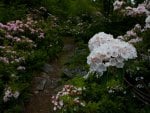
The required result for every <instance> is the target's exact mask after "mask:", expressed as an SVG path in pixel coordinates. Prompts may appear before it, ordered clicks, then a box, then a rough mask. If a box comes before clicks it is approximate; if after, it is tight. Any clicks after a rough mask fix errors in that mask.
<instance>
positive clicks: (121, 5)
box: [113, 0, 150, 17]
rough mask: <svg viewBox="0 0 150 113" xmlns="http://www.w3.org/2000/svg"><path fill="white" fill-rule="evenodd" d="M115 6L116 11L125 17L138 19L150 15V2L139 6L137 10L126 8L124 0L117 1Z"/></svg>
mask: <svg viewBox="0 0 150 113" xmlns="http://www.w3.org/2000/svg"><path fill="white" fill-rule="evenodd" d="M113 6H114V10H115V11H119V12H121V13H122V14H123V15H125V16H131V17H136V16H142V15H149V14H150V12H149V6H150V2H149V1H148V0H146V1H145V2H144V3H142V4H139V5H138V7H137V8H132V7H130V6H127V7H125V2H124V1H123V0H116V1H115V2H114V4H113Z"/></svg>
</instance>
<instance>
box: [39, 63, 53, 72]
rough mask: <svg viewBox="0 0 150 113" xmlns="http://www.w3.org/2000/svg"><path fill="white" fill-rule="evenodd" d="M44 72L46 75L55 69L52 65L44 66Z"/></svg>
mask: <svg viewBox="0 0 150 113" xmlns="http://www.w3.org/2000/svg"><path fill="white" fill-rule="evenodd" d="M42 70H43V71H44V72H45V73H50V72H53V71H54V67H53V66H52V65H50V64H44V66H43V67H42Z"/></svg>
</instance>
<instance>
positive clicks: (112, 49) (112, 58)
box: [87, 32, 137, 74]
mask: <svg viewBox="0 0 150 113" xmlns="http://www.w3.org/2000/svg"><path fill="white" fill-rule="evenodd" d="M89 49H90V51H91V53H90V55H89V56H88V57H87V63H88V64H89V65H90V72H99V73H100V74H103V72H104V71H106V70H107V67H109V66H115V67H117V68H123V66H124V61H125V60H128V59H134V58H136V57H137V52H136V49H135V48H134V47H133V46H132V45H131V44H129V43H127V42H124V41H121V40H119V39H114V38H113V36H112V35H110V34H105V33H104V32H100V33H98V34H96V35H94V36H93V37H92V38H91V39H90V41H89Z"/></svg>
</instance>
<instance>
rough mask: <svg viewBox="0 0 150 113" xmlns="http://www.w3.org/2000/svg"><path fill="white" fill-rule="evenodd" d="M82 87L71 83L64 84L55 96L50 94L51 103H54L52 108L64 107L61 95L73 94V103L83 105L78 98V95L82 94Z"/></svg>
mask: <svg viewBox="0 0 150 113" xmlns="http://www.w3.org/2000/svg"><path fill="white" fill-rule="evenodd" d="M82 90H83V89H82V88H77V87H75V86H73V85H64V87H63V89H62V90H61V91H59V92H58V93H57V95H56V96H52V103H53V104H54V108H53V110H54V111H55V110H57V109H62V108H63V107H64V102H63V100H62V99H61V97H63V96H70V97H71V96H73V97H76V98H74V100H73V102H74V104H77V105H81V106H85V105H84V103H83V102H82V101H80V100H79V97H78V96H80V95H81V94H82Z"/></svg>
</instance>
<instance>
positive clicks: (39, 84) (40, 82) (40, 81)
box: [35, 77, 47, 91]
mask: <svg viewBox="0 0 150 113" xmlns="http://www.w3.org/2000/svg"><path fill="white" fill-rule="evenodd" d="M46 81H47V80H46V79H45V78H41V77H35V87H36V88H35V89H36V90H39V91H41V90H43V89H44V87H45V84H46Z"/></svg>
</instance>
